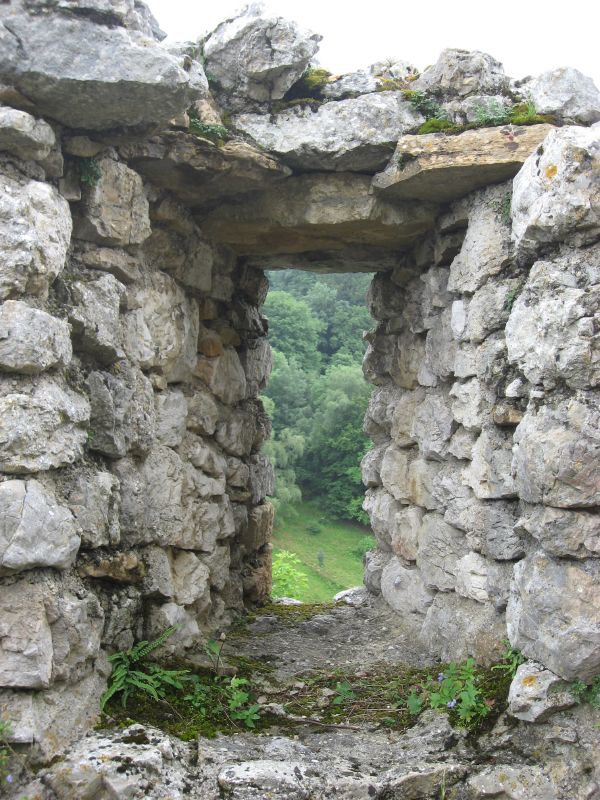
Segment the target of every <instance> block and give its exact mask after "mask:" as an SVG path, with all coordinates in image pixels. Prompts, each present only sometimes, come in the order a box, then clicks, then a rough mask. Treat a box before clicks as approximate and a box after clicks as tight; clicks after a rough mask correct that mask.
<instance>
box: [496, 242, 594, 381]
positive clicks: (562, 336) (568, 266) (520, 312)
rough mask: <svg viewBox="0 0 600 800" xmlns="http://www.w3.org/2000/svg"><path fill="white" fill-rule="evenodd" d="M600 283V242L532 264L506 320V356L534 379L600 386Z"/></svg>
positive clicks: (530, 379) (528, 378)
mask: <svg viewBox="0 0 600 800" xmlns="http://www.w3.org/2000/svg"><path fill="white" fill-rule="evenodd" d="M599 283H600V249H599V248H598V247H592V248H590V249H589V250H586V251H584V252H583V253H575V252H568V253H566V254H565V255H562V256H560V257H559V258H557V259H556V260H555V261H538V262H536V263H535V264H534V265H533V267H532V269H531V272H530V273H529V276H528V278H527V282H526V284H525V286H524V287H523V291H522V292H521V293H520V294H519V296H518V297H517V299H516V301H515V303H514V305H513V308H512V310H511V314H510V318H509V320H508V322H507V324H506V345H507V354H508V359H509V361H511V362H513V363H515V364H517V365H518V367H519V369H520V370H521V371H522V372H523V374H524V375H525V377H526V378H527V380H528V381H529V382H530V383H532V384H541V385H543V386H544V388H546V389H552V388H554V387H555V386H556V385H557V384H559V383H562V382H564V383H566V385H567V386H569V387H570V388H571V389H585V388H587V387H592V388H595V387H596V386H598V384H599V383H600V351H599V349H598V343H597V337H596V334H595V331H596V326H597V324H598V319H599V318H600V286H599Z"/></svg>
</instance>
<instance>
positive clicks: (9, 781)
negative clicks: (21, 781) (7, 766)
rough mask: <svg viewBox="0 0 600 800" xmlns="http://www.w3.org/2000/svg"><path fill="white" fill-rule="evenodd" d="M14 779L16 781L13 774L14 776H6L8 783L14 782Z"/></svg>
mask: <svg viewBox="0 0 600 800" xmlns="http://www.w3.org/2000/svg"><path fill="white" fill-rule="evenodd" d="M13 781H14V778H13V776H12V775H7V776H6V782H7V783H12V782H13Z"/></svg>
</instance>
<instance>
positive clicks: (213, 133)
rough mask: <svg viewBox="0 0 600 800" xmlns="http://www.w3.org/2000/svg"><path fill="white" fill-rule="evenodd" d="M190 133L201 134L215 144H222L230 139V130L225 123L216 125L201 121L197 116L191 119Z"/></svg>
mask: <svg viewBox="0 0 600 800" xmlns="http://www.w3.org/2000/svg"><path fill="white" fill-rule="evenodd" d="M189 131H190V133H193V134H194V135H195V136H201V137H202V138H203V139H208V140H209V141H211V142H214V143H215V144H218V145H221V144H223V143H224V142H226V141H227V140H228V139H229V131H228V130H227V128H226V127H225V126H224V125H214V124H208V123H205V122H200V120H199V119H197V118H196V117H192V118H191V119H190V126H189Z"/></svg>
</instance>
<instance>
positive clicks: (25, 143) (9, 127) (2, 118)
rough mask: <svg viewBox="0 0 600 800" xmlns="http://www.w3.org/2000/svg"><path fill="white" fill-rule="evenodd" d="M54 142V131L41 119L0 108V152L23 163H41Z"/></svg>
mask: <svg viewBox="0 0 600 800" xmlns="http://www.w3.org/2000/svg"><path fill="white" fill-rule="evenodd" d="M55 141H56V137H55V135H54V131H53V130H52V128H51V127H50V125H48V123H47V122H44V120H43V119H36V118H35V117H32V116H31V114H28V113H27V112H26V111H17V109H16V108H9V107H8V106H2V107H1V108H0V150H6V151H8V152H9V153H12V155H15V156H17V158H22V159H23V160H25V161H27V160H28V159H32V160H33V161H43V160H44V159H45V158H46V157H47V156H48V155H49V154H50V150H51V149H52V147H53V146H54V143H55Z"/></svg>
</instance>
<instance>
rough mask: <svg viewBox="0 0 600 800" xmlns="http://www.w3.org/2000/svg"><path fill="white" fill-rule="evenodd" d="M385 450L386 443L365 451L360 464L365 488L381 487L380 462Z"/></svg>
mask: <svg viewBox="0 0 600 800" xmlns="http://www.w3.org/2000/svg"><path fill="white" fill-rule="evenodd" d="M386 449H387V443H386V444H382V445H379V446H377V447H374V448H373V449H372V450H367V452H366V453H365V455H364V456H363V458H362V461H361V462H360V468H361V474H362V482H363V483H364V485H365V486H367V487H369V488H373V487H376V486H381V474H380V473H381V462H382V460H383V455H384V453H385V451H386Z"/></svg>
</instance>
